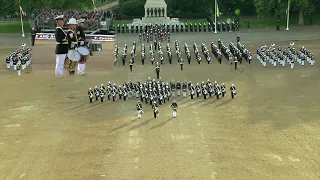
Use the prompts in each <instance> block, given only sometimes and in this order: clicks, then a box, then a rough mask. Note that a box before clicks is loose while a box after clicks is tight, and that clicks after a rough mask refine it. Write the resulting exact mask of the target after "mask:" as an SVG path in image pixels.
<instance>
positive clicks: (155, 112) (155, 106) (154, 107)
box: [151, 101, 159, 118]
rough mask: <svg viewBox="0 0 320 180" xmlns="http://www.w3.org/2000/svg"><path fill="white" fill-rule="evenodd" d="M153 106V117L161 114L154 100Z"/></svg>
mask: <svg viewBox="0 0 320 180" xmlns="http://www.w3.org/2000/svg"><path fill="white" fill-rule="evenodd" d="M151 107H152V111H153V117H154V118H157V116H158V115H159V111H158V105H157V102H156V101H153V104H152V106H151Z"/></svg>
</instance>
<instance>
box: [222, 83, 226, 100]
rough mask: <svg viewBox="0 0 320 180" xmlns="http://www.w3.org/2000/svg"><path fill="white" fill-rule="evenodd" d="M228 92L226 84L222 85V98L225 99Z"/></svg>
mask: <svg viewBox="0 0 320 180" xmlns="http://www.w3.org/2000/svg"><path fill="white" fill-rule="evenodd" d="M226 92H227V89H226V86H225V85H224V83H222V84H221V94H222V97H224V95H225V94H226Z"/></svg>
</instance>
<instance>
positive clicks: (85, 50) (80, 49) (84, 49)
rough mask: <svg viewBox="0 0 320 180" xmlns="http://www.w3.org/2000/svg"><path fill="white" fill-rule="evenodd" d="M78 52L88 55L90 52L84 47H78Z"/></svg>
mask: <svg viewBox="0 0 320 180" xmlns="http://www.w3.org/2000/svg"><path fill="white" fill-rule="evenodd" d="M78 52H79V53H80V54H81V55H82V56H88V55H89V54H90V51H89V50H88V49H87V48H85V47H79V48H78Z"/></svg>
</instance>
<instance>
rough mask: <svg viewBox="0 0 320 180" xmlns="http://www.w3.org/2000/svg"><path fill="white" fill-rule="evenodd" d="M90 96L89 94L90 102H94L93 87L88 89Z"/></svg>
mask: <svg viewBox="0 0 320 180" xmlns="http://www.w3.org/2000/svg"><path fill="white" fill-rule="evenodd" d="M88 96H89V101H90V103H92V102H93V91H92V89H91V88H89V90H88Z"/></svg>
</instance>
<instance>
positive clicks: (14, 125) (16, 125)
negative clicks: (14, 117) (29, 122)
mask: <svg viewBox="0 0 320 180" xmlns="http://www.w3.org/2000/svg"><path fill="white" fill-rule="evenodd" d="M4 127H5V128H17V127H21V125H20V124H8V125H6V126H4Z"/></svg>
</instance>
